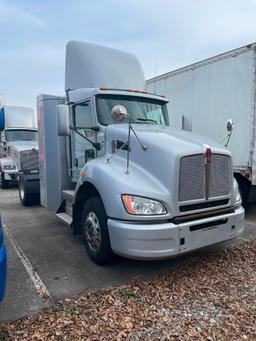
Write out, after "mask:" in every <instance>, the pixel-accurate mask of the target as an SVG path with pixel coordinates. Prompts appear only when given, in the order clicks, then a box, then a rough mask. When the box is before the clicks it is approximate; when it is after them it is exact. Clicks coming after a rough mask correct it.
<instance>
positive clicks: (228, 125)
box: [226, 118, 234, 133]
mask: <svg viewBox="0 0 256 341" xmlns="http://www.w3.org/2000/svg"><path fill="white" fill-rule="evenodd" d="M226 127H227V131H228V132H229V133H230V132H231V131H232V130H233V129H234V122H233V120H232V118H230V119H229V120H228V121H227V125H226Z"/></svg>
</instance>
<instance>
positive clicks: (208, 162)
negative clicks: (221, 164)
mask: <svg viewBox="0 0 256 341" xmlns="http://www.w3.org/2000/svg"><path fill="white" fill-rule="evenodd" d="M205 148H206V149H205V154H204V155H205V167H204V179H205V188H204V193H205V199H206V200H208V199H209V192H210V175H211V174H210V172H211V162H212V150H211V148H210V147H209V146H205Z"/></svg>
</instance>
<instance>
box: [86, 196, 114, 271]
mask: <svg viewBox="0 0 256 341" xmlns="http://www.w3.org/2000/svg"><path fill="white" fill-rule="evenodd" d="M81 230H82V238H83V242H84V246H85V249H86V251H87V253H88V255H89V257H90V259H91V260H92V261H93V262H94V263H96V264H99V265H105V264H108V263H110V262H111V261H112V260H113V258H114V254H113V252H112V249H111V246H110V239H109V232H108V226H107V215H106V211H105V208H104V205H103V202H102V200H101V198H99V197H95V198H91V199H89V200H87V201H86V202H85V204H84V207H83V211H82V219H81Z"/></svg>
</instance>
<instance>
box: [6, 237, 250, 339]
mask: <svg viewBox="0 0 256 341" xmlns="http://www.w3.org/2000/svg"><path fill="white" fill-rule="evenodd" d="M1 338H2V340H35V341H36V340H91V341H94V340H95V341H100V340H150V341H154V340H208V341H216V340H232V341H233V340H256V241H252V242H248V243H246V244H243V245H241V246H240V247H237V248H233V249H229V250H225V251H223V252H222V253H219V254H212V255H208V256H203V257H201V258H200V259H198V260H197V261H196V262H193V263H190V264H187V265H185V266H183V267H182V268H180V269H178V270H176V271H173V272H170V273H168V274H163V275H159V276H157V277H155V278H154V279H150V280H136V281H133V282H131V283H130V284H128V285H124V286H121V287H117V288H112V289H108V290H100V291H97V292H93V293H90V294H87V295H83V296H81V297H79V298H77V299H73V300H69V299H67V300H65V301H63V302H60V303H59V304H58V305H56V306H55V307H53V308H51V309H49V310H48V311H44V312H42V313H40V314H37V315H35V316H33V317H27V318H25V319H23V320H21V321H17V322H15V323H10V324H8V325H2V326H0V340H1Z"/></svg>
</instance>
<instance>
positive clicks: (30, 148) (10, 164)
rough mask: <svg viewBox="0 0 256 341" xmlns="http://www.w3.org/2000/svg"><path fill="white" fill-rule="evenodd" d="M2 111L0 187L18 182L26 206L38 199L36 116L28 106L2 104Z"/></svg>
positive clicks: (22, 201) (20, 194)
mask: <svg viewBox="0 0 256 341" xmlns="http://www.w3.org/2000/svg"><path fill="white" fill-rule="evenodd" d="M2 110H3V114H2V121H3V125H2V129H1V130H0V176H1V188H3V189H4V188H7V187H8V184H9V182H14V181H16V182H17V181H18V187H19V196H20V200H21V203H22V204H23V205H25V206H26V205H30V204H33V203H34V202H36V201H37V200H38V197H39V193H40V188H39V158H38V142H37V134H38V132H37V122H36V116H35V113H34V110H33V109H32V108H28V107H20V106H5V107H4V109H2Z"/></svg>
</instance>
